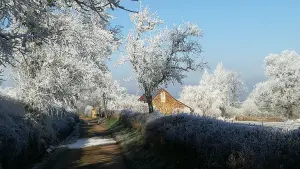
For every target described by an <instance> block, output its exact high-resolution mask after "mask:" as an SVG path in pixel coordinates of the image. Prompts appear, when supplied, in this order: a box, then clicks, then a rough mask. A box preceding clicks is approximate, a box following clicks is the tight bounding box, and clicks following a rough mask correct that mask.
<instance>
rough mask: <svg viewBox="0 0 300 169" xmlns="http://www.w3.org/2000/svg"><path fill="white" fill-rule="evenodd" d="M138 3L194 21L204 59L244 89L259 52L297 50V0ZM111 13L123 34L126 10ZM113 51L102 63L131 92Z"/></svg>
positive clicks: (256, 75)
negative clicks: (237, 77)
mask: <svg viewBox="0 0 300 169" xmlns="http://www.w3.org/2000/svg"><path fill="white" fill-rule="evenodd" d="M122 4H123V5H124V6H126V7H127V8H130V9H138V8H139V2H135V1H130V0H123V1H122ZM142 4H143V6H149V7H150V8H151V10H152V11H157V13H158V15H159V16H160V18H161V19H163V20H164V21H165V24H166V25H168V26H172V25H173V23H177V24H181V23H182V22H183V21H191V22H193V23H196V24H198V25H199V27H200V28H201V29H203V32H204V34H203V38H202V40H201V44H202V47H203V50H204V52H203V53H202V56H203V57H204V61H206V62H208V66H209V67H210V68H211V69H214V68H215V66H216V65H217V63H218V62H223V65H224V67H225V68H229V69H234V70H236V71H238V72H239V73H240V74H241V75H242V77H243V79H244V81H245V83H246V84H247V86H248V88H249V92H250V91H251V90H252V86H253V85H255V84H256V83H257V82H259V81H262V80H264V72H263V71H264V70H263V60H264V57H265V56H267V55H268V54H269V53H279V52H281V51H282V50H285V49H293V50H295V51H297V52H298V53H300V19H299V16H300V14H299V12H298V11H299V9H300V1H299V0H285V1H284V0H230V1H224V0H205V1H204V0H189V1H179V0H177V1H176V0H143V1H142ZM113 15H114V16H116V17H117V18H116V19H114V20H113V22H112V24H113V25H122V26H123V29H122V33H123V35H124V37H126V35H127V33H128V31H129V29H131V28H132V25H131V23H130V20H129V13H128V12H126V11H122V10H115V11H113ZM121 50H122V49H121ZM119 56H120V53H119V52H116V53H114V54H113V56H112V59H111V60H110V61H109V62H107V63H108V66H109V67H110V70H111V71H112V73H113V76H114V79H116V80H120V81H121V84H122V85H124V86H125V87H126V88H127V89H128V91H129V92H130V93H135V92H136V83H135V82H134V81H131V82H124V81H123V78H125V77H129V76H130V75H132V74H133V73H132V72H131V68H130V66H129V65H124V66H120V67H117V68H115V67H113V65H114V64H115V62H116V61H117V60H118V58H119ZM187 75H188V77H187V78H186V79H184V83H185V84H198V83H199V81H200V78H201V75H202V72H200V71H198V72H191V73H188V74H187ZM11 85H12V84H11V81H10V80H8V81H6V82H4V86H11ZM167 89H168V90H169V91H170V92H171V93H172V94H173V95H174V96H175V97H178V93H179V92H180V91H181V89H180V85H178V84H177V85H175V86H173V85H169V87H168V88H167Z"/></svg>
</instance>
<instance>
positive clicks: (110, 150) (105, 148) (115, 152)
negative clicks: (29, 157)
mask: <svg viewBox="0 0 300 169" xmlns="http://www.w3.org/2000/svg"><path fill="white" fill-rule="evenodd" d="M83 120H84V122H83V123H82V124H81V126H80V138H79V141H81V142H79V143H75V144H76V145H75V146H73V148H74V147H75V148H74V149H73V148H72V147H71V148H72V149H70V148H67V147H65V148H60V149H59V150H57V151H56V153H54V154H53V155H52V156H51V157H50V158H49V160H48V161H47V163H46V164H44V165H43V167H42V168H41V169H75V168H77V169H96V168H97V169H126V167H125V164H124V162H123V158H122V154H121V153H122V151H121V149H120V147H119V146H118V145H117V144H116V143H115V142H114V141H111V142H107V141H106V143H105V145H103V144H102V140H111V136H110V134H109V132H108V131H107V130H106V128H105V127H104V126H102V125H97V120H93V119H83ZM99 138H100V143H99V144H100V145H98V146H88V145H89V144H90V143H94V142H95V140H97V139H99ZM81 144H84V145H85V146H88V147H84V148H78V145H81Z"/></svg>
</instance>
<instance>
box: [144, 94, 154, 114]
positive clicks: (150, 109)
mask: <svg viewBox="0 0 300 169" xmlns="http://www.w3.org/2000/svg"><path fill="white" fill-rule="evenodd" d="M145 97H146V100H147V103H148V107H149V113H153V112H154V109H153V104H152V95H151V94H149V93H145Z"/></svg>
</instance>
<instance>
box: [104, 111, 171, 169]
mask: <svg viewBox="0 0 300 169" xmlns="http://www.w3.org/2000/svg"><path fill="white" fill-rule="evenodd" d="M105 125H106V127H107V128H108V129H109V130H110V132H111V133H112V135H113V137H114V138H115V139H116V140H117V142H118V143H119V144H120V146H121V148H122V149H123V152H124V158H125V163H126V165H127V167H128V168H129V169H162V168H164V169H171V168H172V167H171V166H170V165H168V164H167V163H166V159H164V158H163V157H162V156H160V154H157V153H156V152H157V151H154V150H153V149H151V148H150V147H148V146H146V144H145V143H144V140H145V139H144V133H143V130H141V128H140V127H139V125H137V126H136V127H130V126H126V125H124V124H123V123H122V122H121V121H120V119H119V118H116V117H110V118H108V119H106V121H105Z"/></svg>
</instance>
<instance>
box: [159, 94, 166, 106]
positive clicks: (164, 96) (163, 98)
mask: <svg viewBox="0 0 300 169" xmlns="http://www.w3.org/2000/svg"><path fill="white" fill-rule="evenodd" d="M160 100H161V102H163V103H164V102H166V93H165V92H162V93H161V94H160Z"/></svg>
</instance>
